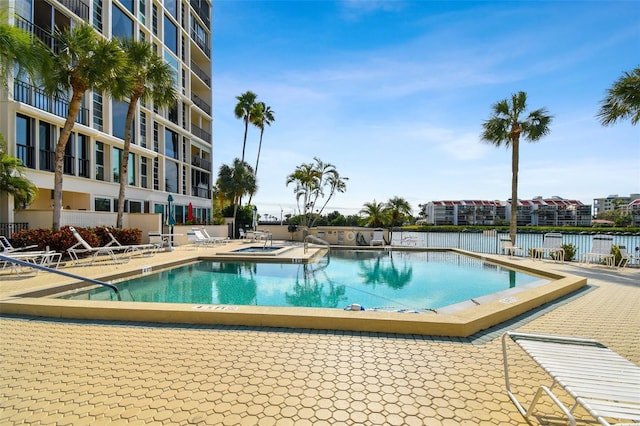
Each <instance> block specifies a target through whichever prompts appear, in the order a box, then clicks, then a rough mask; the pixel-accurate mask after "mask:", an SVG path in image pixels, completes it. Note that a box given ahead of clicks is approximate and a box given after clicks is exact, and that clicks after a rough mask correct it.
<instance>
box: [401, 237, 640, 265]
mask: <svg viewBox="0 0 640 426" xmlns="http://www.w3.org/2000/svg"><path fill="white" fill-rule="evenodd" d="M594 235H595V234H591V233H584V234H582V233H567V234H562V240H563V244H572V245H573V246H574V247H576V254H575V259H579V258H580V257H581V256H582V255H583V254H584V253H589V251H590V250H591V242H592V240H593V236H594ZM613 236H614V237H613V244H615V245H618V246H620V245H623V246H625V247H626V248H627V251H628V252H630V253H635V255H636V256H638V255H640V234H613ZM543 237H544V234H540V233H518V234H517V236H516V245H517V246H518V247H520V248H522V250H523V253H524V255H525V256H526V255H527V254H528V253H529V249H531V248H536V247H541V246H542V240H543ZM501 238H509V234H508V233H506V232H504V233H503V232H496V231H485V232H400V231H396V232H394V233H393V235H392V240H391V243H392V244H393V245H398V246H409V247H441V248H459V249H463V250H469V251H474V252H478V253H487V254H499V253H500V239H501Z"/></svg>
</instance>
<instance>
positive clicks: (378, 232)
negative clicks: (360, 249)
mask: <svg viewBox="0 0 640 426" xmlns="http://www.w3.org/2000/svg"><path fill="white" fill-rule="evenodd" d="M385 244H386V242H385V241H384V230H383V229H374V230H373V236H372V237H371V241H370V242H369V245H371V246H384V245H385Z"/></svg>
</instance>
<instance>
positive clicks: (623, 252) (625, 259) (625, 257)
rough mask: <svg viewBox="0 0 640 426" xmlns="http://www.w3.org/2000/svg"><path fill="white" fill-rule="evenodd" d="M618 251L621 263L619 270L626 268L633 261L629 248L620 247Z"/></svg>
mask: <svg viewBox="0 0 640 426" xmlns="http://www.w3.org/2000/svg"><path fill="white" fill-rule="evenodd" d="M618 250H620V262H619V263H618V268H624V267H625V266H627V264H629V261H630V260H631V259H633V256H631V253H629V252H628V251H627V246H618Z"/></svg>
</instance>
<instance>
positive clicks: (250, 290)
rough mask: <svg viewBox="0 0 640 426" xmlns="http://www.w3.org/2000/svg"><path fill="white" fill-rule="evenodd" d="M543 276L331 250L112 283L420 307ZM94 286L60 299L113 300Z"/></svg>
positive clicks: (255, 297)
mask: <svg viewBox="0 0 640 426" xmlns="http://www.w3.org/2000/svg"><path fill="white" fill-rule="evenodd" d="M547 282H549V281H548V280H547V279H543V278H540V277H538V276H535V275H530V274H526V273H523V272H516V271H514V270H511V269H508V268H506V267H503V266H499V265H496V264H493V263H489V262H486V261H484V260H482V259H478V258H473V257H469V256H464V255H462V254H459V253H455V252H448V251H445V252H432V251H426V252H420V251H398V250H395V251H369V250H367V251H358V250H355V251H352V250H335V251H334V250H332V251H331V252H330V254H329V256H326V257H324V258H322V259H320V261H319V262H318V263H309V264H306V263H305V264H293V263H260V262H247V261H244V260H243V261H238V262H229V261H225V262H217V261H210V260H207V261H200V262H196V263H192V264H189V265H185V266H180V267H177V268H172V269H169V270H165V271H160V272H154V273H150V274H146V275H144V276H139V277H136V278H133V279H127V280H124V281H120V282H117V283H116V285H117V286H118V288H119V289H120V293H121V294H122V295H123V299H124V300H128V301H131V300H133V301H136V302H161V303H190V304H207V305H253V306H256V305H257V306H279V307H311V308H340V309H342V308H345V307H346V306H350V305H352V304H359V305H361V306H363V307H364V308H366V309H367V310H382V311H396V312H397V311H400V312H426V311H433V310H436V309H439V308H441V307H443V306H448V305H453V304H457V303H461V302H464V301H469V300H472V301H473V300H475V299H476V298H481V297H486V296H487V295H489V294H492V293H497V292H501V291H503V290H508V289H510V288H514V287H527V286H532V285H542V284H545V283H547ZM112 296H113V292H112V291H110V290H108V289H105V288H94V289H91V290H88V291H80V292H75V293H71V294H66V295H64V296H62V297H63V298H65V299H73V300H111V299H112Z"/></svg>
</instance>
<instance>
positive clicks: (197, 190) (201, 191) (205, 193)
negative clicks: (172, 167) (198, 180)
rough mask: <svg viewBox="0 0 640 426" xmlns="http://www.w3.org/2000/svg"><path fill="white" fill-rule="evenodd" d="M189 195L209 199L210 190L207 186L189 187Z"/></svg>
mask: <svg viewBox="0 0 640 426" xmlns="http://www.w3.org/2000/svg"><path fill="white" fill-rule="evenodd" d="M191 195H192V196H194V197H200V198H208V199H211V190H210V189H209V188H201V187H199V186H192V187H191Z"/></svg>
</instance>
